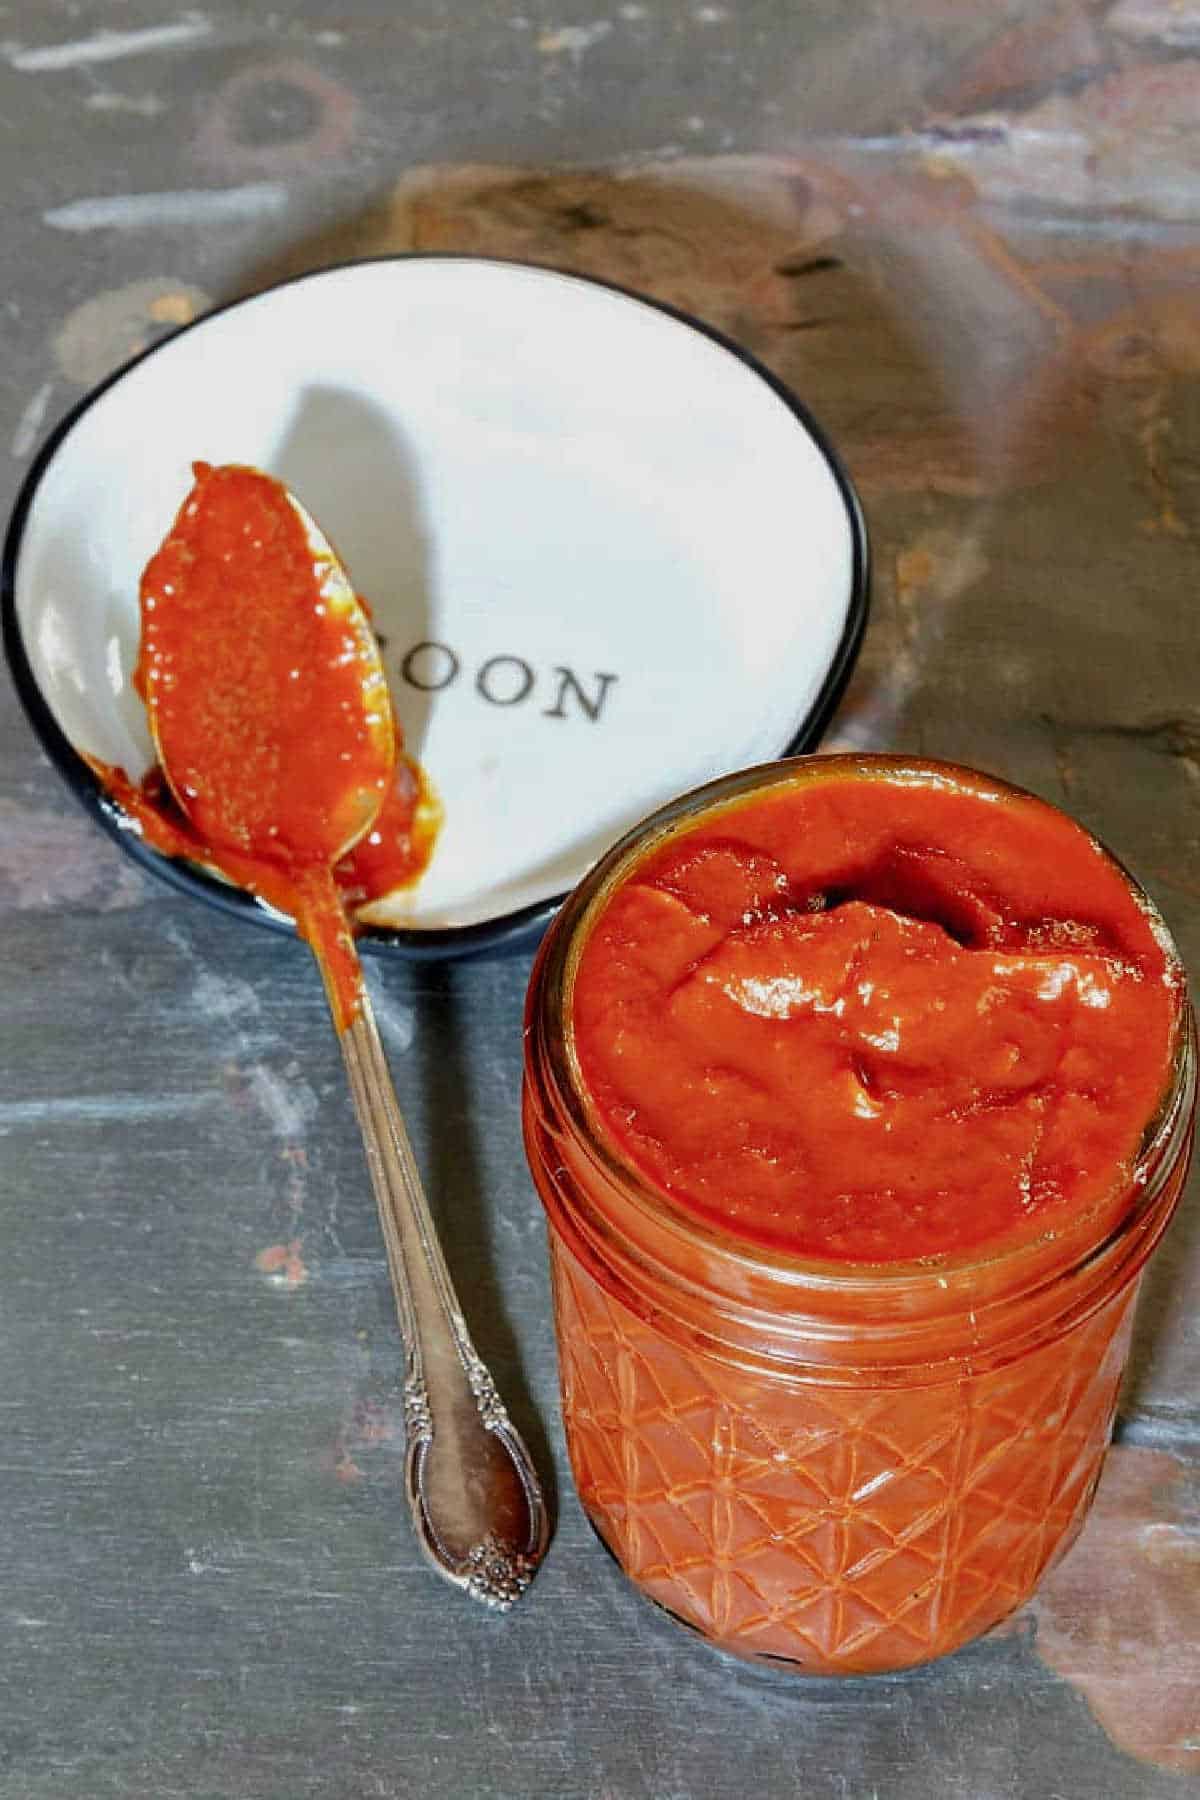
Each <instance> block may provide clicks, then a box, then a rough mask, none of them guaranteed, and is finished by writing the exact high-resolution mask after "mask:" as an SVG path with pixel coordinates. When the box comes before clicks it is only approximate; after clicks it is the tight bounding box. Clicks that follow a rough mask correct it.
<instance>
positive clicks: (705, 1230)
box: [524, 758, 1196, 1674]
mask: <svg viewBox="0 0 1200 1800" xmlns="http://www.w3.org/2000/svg"><path fill="white" fill-rule="evenodd" d="M833 760H834V759H824V758H806V759H804V768H805V772H806V778H809V777H810V776H811V772H812V771H813V770H814V769H815V767H816V766H817V765H818V764H825V763H829V762H832V761H833ZM837 760H838V761H841V762H842V763H843V766H844V759H837ZM856 762H857V763H858V764H859V765H860V766H861V768H862V770H863V772H864V773H870V772H871V770H872V769H873V768H878V767H879V764H880V759H873V758H860V759H856ZM798 766H799V765H797V764H792V765H770V766H767V767H765V768H762V769H757V770H751V771H748V772H746V773H743V774H741V775H738V776H735V777H731V778H729V779H728V780H726V781H722V782H717V783H714V784H712V785H711V786H709V787H708V788H705V789H702V790H700V792H699V793H698V794H694V795H691V796H685V797H684V799H683V800H681V801H678V802H676V803H674V805H672V806H670V807H668V808H665V809H664V810H663V811H662V812H660V813H658V814H656V815H655V816H654V817H653V818H652V819H650V820H648V821H647V822H646V823H645V824H644V825H643V826H642V827H640V828H639V829H638V830H637V831H636V832H634V833H633V834H631V836H630V837H628V838H626V839H625V840H624V841H623V842H622V843H621V844H618V845H617V846H616V848H615V849H614V850H613V851H612V852H611V853H610V854H609V856H607V857H606V858H605V859H604V861H603V862H602V863H600V864H599V865H598V867H597V868H596V869H595V870H594V871H593V872H592V874H591V875H590V876H589V877H588V878H587V879H586V881H585V882H584V883H583V884H582V885H581V886H580V887H579V888H578V889H577V890H576V892H575V894H574V895H573V896H572V897H571V899H570V900H569V901H568V903H567V905H566V906H565V907H564V909H563V911H562V913H561V914H560V916H559V918H558V920H557V921H556V923H555V925H554V927H553V928H552V930H551V932H550V934H549V936H548V937H547V939H546V941H545V943H544V945H543V947H542V951H541V953H540V956H539V958H538V961H537V964H536V966H535V969H534V973H533V977H532V980H531V983H530V990H529V1001H528V1009H527V1018H526V1080H525V1093H524V1129H525V1142H526V1150H527V1154H528V1157H529V1162H530V1167H531V1169H532V1172H533V1177H534V1180H535V1182H536V1184H537V1187H538V1191H539V1193H540V1195H541V1197H542V1200H543V1203H544V1205H545V1208H546V1212H547V1216H548V1220H549V1225H550V1255H551V1269H552V1278H553V1288H554V1306H555V1322H556V1329H557V1336H558V1347H559V1358H560V1368H561V1381H562V1400H563V1412H564V1420H565V1425H566V1433H567V1443H568V1448H569V1452H570V1457H571V1463H572V1468H573V1472H574V1476H575V1482H576V1486H577V1488H578V1491H579V1494H580V1497H581V1499H582V1501H583V1504H584V1507H585V1508H586V1510H587V1513H588V1515H589V1517H590V1519H591V1521H592V1523H593V1525H594V1526H595V1528H596V1530H597V1531H598V1533H599V1534H600V1536H601V1538H602V1539H603V1541H604V1542H605V1544H606V1545H607V1546H608V1548H609V1549H610V1550H611V1551H612V1553H613V1555H614V1556H615V1557H616V1559H617V1561H618V1563H619V1564H620V1565H621V1567H622V1568H623V1569H624V1571H625V1572H626V1574H627V1575H628V1576H629V1577H630V1579H631V1580H632V1581H633V1582H635V1583H636V1585H637V1586H638V1587H639V1588H641V1589H642V1590H643V1592H644V1593H646V1594H647V1595H649V1596H650V1597H651V1598H652V1599H654V1600H655V1601H657V1602H658V1603H659V1604H660V1605H661V1606H663V1607H664V1608H666V1609H667V1611H668V1612H670V1613H671V1614H673V1615H674V1616H675V1617H676V1618H677V1619H679V1620H680V1621H682V1622H683V1623H685V1624H687V1625H689V1626H691V1627H692V1628H693V1629H695V1630H697V1631H698V1632H700V1633H701V1634H702V1635H703V1636H704V1637H705V1638H707V1639H709V1640H710V1641H711V1642H713V1643H714V1644H716V1645H718V1646H720V1647H721V1648H722V1649H724V1650H726V1651H731V1652H733V1653H735V1654H737V1655H740V1656H743V1657H748V1658H752V1659H756V1660H767V1661H773V1662H783V1663H787V1664H791V1665H794V1666H795V1667H796V1668H797V1670H799V1671H802V1672H808V1673H814V1674H862V1673H870V1672H878V1671H883V1670H890V1669H898V1668H903V1667H906V1666H908V1665H910V1664H914V1663H920V1662H924V1661H927V1660H929V1659H930V1658H932V1657H936V1656H941V1655H944V1654H946V1653H947V1652H948V1651H952V1650H955V1649H957V1648H958V1647H959V1646H960V1645H962V1644H964V1643H966V1642H968V1641H969V1640H970V1639H972V1638H975V1637H977V1636H979V1635H980V1634H981V1633H982V1632H985V1631H987V1630H988V1629H989V1628H990V1627H991V1626H992V1625H994V1624H996V1622H997V1621H998V1620H1000V1619H1002V1618H1003V1617H1005V1615H1006V1614H1008V1613H1010V1612H1012V1611H1013V1610H1014V1609H1015V1608H1016V1607H1018V1606H1020V1605H1021V1604H1022V1603H1023V1602H1024V1601H1025V1600H1026V1599H1027V1598H1028V1597H1029V1595H1030V1594H1031V1593H1032V1591H1033V1589H1034V1587H1035V1585H1036V1584H1037V1582H1038V1580H1039V1578H1040V1577H1041V1575H1042V1574H1043V1573H1044V1571H1045V1569H1046V1568H1047V1567H1048V1566H1049V1564H1050V1563H1051V1562H1052V1561H1054V1560H1055V1558H1056V1557H1058V1556H1059V1555H1061V1554H1062V1552H1063V1551H1064V1550H1065V1549H1066V1548H1067V1546H1068V1545H1069V1544H1070V1542H1071V1541H1072V1539H1073V1537H1074V1535H1075V1533H1076V1531H1077V1530H1078V1528H1079V1526H1080V1524H1081V1523H1082V1521H1083V1518H1084V1516H1085V1514H1086V1512H1087V1508H1088V1506H1089V1503H1090V1501H1091V1497H1092V1494H1093V1492H1094V1489H1095V1485H1096V1481H1097V1478H1098V1476H1099V1472H1100V1467H1101V1463H1102V1460H1103V1456H1104V1451H1105V1448H1106V1446H1107V1443H1108V1439H1109V1433H1110V1429H1111V1424H1112V1418H1113V1412H1114V1408H1115V1405H1116V1399H1117V1392H1118V1389H1119V1386H1120V1382H1121V1377H1122V1373H1123V1370H1124V1366H1125V1360H1126V1355H1127V1351H1128V1345H1129V1336H1130V1328H1131V1324H1132V1313H1133V1305H1134V1300H1135V1297H1136V1290H1137V1284H1138V1277H1139V1275H1140V1273H1141V1270H1142V1268H1143V1266H1144V1264H1145V1261H1146V1258H1147V1257H1148V1255H1149V1254H1150V1252H1151V1251H1152V1250H1153V1248H1154V1246H1155V1244H1156V1243H1157V1241H1158V1239H1159V1237H1160V1236H1161V1234H1162V1232H1163V1230H1164V1229H1165V1227H1166V1225H1167V1223H1168V1221H1169V1219H1170V1217H1171V1214H1172V1212H1173V1210H1174V1207H1175V1204H1176V1202H1177V1200H1178V1198H1179V1195H1180V1192H1181V1189H1182V1186H1183V1182H1184V1178H1185V1176H1186V1172H1187V1165H1188V1160H1189V1153H1190V1149H1191V1138H1192V1121H1193V1114H1194V1104H1195V1084H1196V1074H1195V1066H1196V1043H1195V1031H1194V1025H1193V1021H1192V1017H1191V1013H1190V1009H1189V1008H1188V1004H1187V1001H1186V998H1184V999H1182V1000H1181V1005H1180V1010H1179V1013H1178V1016H1177V1021H1176V1028H1175V1042H1174V1045H1173V1053H1172V1061H1171V1075H1170V1079H1169V1082H1168V1085H1167V1090H1166V1092H1165V1093H1164V1094H1163V1096H1162V1101H1161V1105H1160V1106H1159V1108H1158V1109H1157V1111H1156V1113H1155V1116H1154V1117H1153V1118H1151V1119H1148V1120H1147V1122H1146V1130H1145V1135H1144V1138H1143V1143H1142V1148H1141V1151H1140V1154H1139V1157H1138V1160H1137V1164H1136V1167H1135V1170H1134V1173H1133V1179H1132V1180H1131V1181H1130V1180H1128V1179H1123V1180H1121V1181H1120V1182H1119V1183H1116V1184H1114V1187H1113V1190H1112V1192H1111V1194H1110V1195H1109V1196H1108V1197H1107V1198H1106V1200H1105V1201H1104V1203H1103V1204H1102V1205H1100V1206H1098V1207H1092V1208H1091V1209H1090V1210H1088V1211H1087V1212H1086V1213H1085V1214H1083V1215H1082V1216H1080V1217H1076V1218H1074V1219H1072V1220H1069V1221H1068V1223H1067V1224H1066V1225H1065V1226H1064V1227H1063V1228H1062V1229H1061V1230H1060V1231H1059V1232H1058V1233H1057V1234H1056V1235H1055V1236H1054V1237H1053V1239H1051V1240H1047V1239H1045V1238H1039V1239H1037V1240H1034V1241H1032V1242H1025V1243H1023V1244H1021V1245H1020V1246H1019V1247H1017V1248H1009V1249H1006V1250H1002V1251H999V1252H993V1253H992V1254H990V1255H988V1254H979V1253H967V1254H963V1255H960V1256H958V1257H953V1258H948V1259H946V1260H944V1261H939V1262H938V1263H937V1264H936V1265H934V1266H930V1265H929V1264H916V1263H896V1264H888V1265H878V1264H877V1265H873V1266H869V1265H857V1266H856V1265H854V1264H850V1263H848V1264H841V1265H833V1264H829V1263H816V1262H809V1263H805V1262H803V1261H801V1260H800V1259H798V1258H795V1257H792V1256H789V1255H786V1254H784V1253H782V1252H776V1251H773V1250H769V1249H764V1248H762V1247H760V1246H758V1245H756V1244H750V1243H748V1242H746V1241H745V1240H742V1239H738V1238H734V1237H733V1236H730V1235H726V1234H724V1233H722V1232H721V1231H719V1230H718V1229H716V1228H714V1227H712V1226H710V1225H708V1224H705V1223H703V1222H701V1221H700V1220H699V1219H697V1218H696V1217H694V1216H690V1215H688V1214H687V1213H686V1212H684V1211H683V1210H681V1209H680V1208H679V1207H678V1206H676V1205H674V1204H673V1203H672V1202H671V1201H670V1200H669V1198H668V1197H667V1196H666V1195H665V1194H663V1193H661V1192H659V1191H657V1190H656V1189H654V1188H653V1187H652V1186H651V1185H649V1184H648V1183H647V1182H646V1181H645V1180H644V1178H643V1177H642V1176H641V1175H640V1174H639V1173H638V1172H637V1171H636V1170H635V1169H633V1168H632V1167H631V1166H630V1165H629V1164H628V1163H626V1162H625V1161H623V1160H622V1158H621V1157H620V1156H619V1155H618V1154H616V1153H615V1152H614V1150H613V1148H612V1147H611V1144H610V1143H609V1142H608V1141H607V1140H606V1139H605V1138H604V1135H603V1133H602V1131H600V1130H597V1129H596V1128H595V1127H594V1125H593V1123H592V1122H591V1119H590V1117H589V1111H588V1107H587V1104H586V1101H585V1098H584V1096H583V1094H582V1093H581V1091H580V1084H579V1082H578V1079H577V1075H576V1073H575V1067H574V1062H573V1057H572V1054H571V1050H570V988H571V981H572V977H573V971H574V967H575V964H576V962H577V959H578V954H579V951H580V949H581V947H582V944H583V942H584V941H585V940H586V937H587V934H588V931H589V929H590V925H591V923H592V921H593V920H594V918H595V916H596V913H597V910H598V908H599V907H600V905H601V904H602V903H603V901H604V900H605V898H606V897H607V896H608V894H610V893H611V891H612V890H613V888H614V887H615V886H616V885H618V884H619V883H620V881H621V880H622V879H623V877H624V876H625V875H627V874H628V873H629V872H630V870H631V869H632V868H633V867H634V866H635V865H636V864H638V863H639V862H640V861H641V860H642V858H643V856H644V855H645V854H646V851H647V849H648V848H649V847H651V846H657V845H659V844H661V843H662V842H663V841H664V840H665V838H666V837H667V836H668V835H669V834H670V833H672V832H674V831H677V830H678V829H679V828H680V827H681V826H688V825H691V824H693V823H695V822H696V821H697V820H698V819H699V818H701V817H703V815H705V814H706V813H707V812H708V811H709V810H710V809H712V808H714V807H718V806H724V805H726V804H727V803H728V802H729V801H730V800H731V799H736V798H738V797H739V796H743V795H747V794H749V793H750V792H751V791H752V790H753V789H755V788H756V787H758V786H766V785H769V784H772V783H778V782H780V781H781V780H784V779H788V778H789V769H795V768H797V767H798ZM906 767H908V768H910V769H915V770H923V769H929V770H931V771H934V772H936V769H937V767H938V766H937V765H930V764H923V763H919V762H916V761H915V760H909V761H907V762H906ZM958 773H962V772H961V771H959V772H958ZM991 785H993V786H994V787H997V788H999V787H1001V785H1002V784H999V783H992V784H991ZM1125 879H1128V878H1127V877H1126V878H1125ZM1130 885H1131V886H1133V884H1132V883H1131V884H1130ZM1134 891H1135V893H1136V892H1138V890H1136V888H1134ZM1139 900H1140V901H1142V902H1143V903H1144V906H1145V909H1146V910H1147V912H1148V915H1149V916H1150V917H1151V918H1152V919H1153V920H1154V923H1155V930H1156V933H1157V934H1158V935H1159V937H1160V941H1161V942H1162V943H1164V944H1165V945H1167V946H1169V939H1168V938H1167V936H1166V932H1165V927H1162V926H1161V922H1160V921H1158V920H1157V915H1156V914H1154V911H1153V908H1152V907H1151V904H1150V902H1149V901H1148V900H1145V897H1144V896H1141V895H1140V894H1139ZM1171 954H1172V955H1173V954H1174V953H1173V952H1171Z"/></svg>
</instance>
